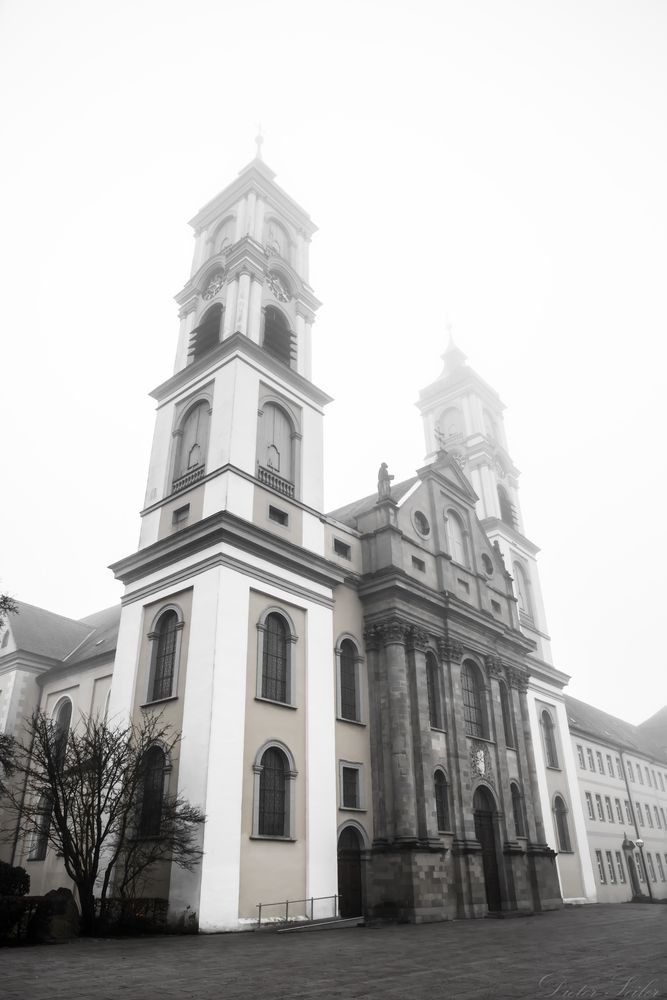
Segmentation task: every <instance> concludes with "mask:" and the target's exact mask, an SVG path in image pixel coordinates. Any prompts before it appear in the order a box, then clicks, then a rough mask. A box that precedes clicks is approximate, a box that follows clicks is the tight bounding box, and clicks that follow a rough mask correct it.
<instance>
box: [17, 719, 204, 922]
mask: <svg viewBox="0 0 667 1000" xmlns="http://www.w3.org/2000/svg"><path fill="white" fill-rule="evenodd" d="M179 743H180V734H177V733H174V732H173V731H172V730H171V729H170V727H169V726H167V725H165V724H164V723H163V722H162V719H161V717H160V716H159V715H150V716H146V717H144V718H143V719H142V721H141V723H140V724H139V725H128V726H125V727H123V726H111V725H109V724H108V723H107V721H106V720H105V719H100V718H92V717H84V718H83V719H82V720H81V722H80V723H79V724H78V725H77V726H76V727H75V728H74V729H73V730H71V731H70V732H69V733H67V734H63V733H61V732H58V730H57V727H56V726H54V724H53V722H52V720H51V719H49V718H47V717H46V716H45V715H44V714H43V713H41V712H38V713H36V714H35V715H34V716H33V717H32V719H31V720H30V723H29V724H28V726H27V727H26V733H25V739H24V740H23V741H17V740H14V741H12V742H11V744H7V745H5V744H4V743H0V753H2V758H0V759H1V760H2V762H3V764H4V763H5V760H6V762H7V765H8V768H7V770H8V771H9V770H10V769H11V771H12V774H15V775H16V776H18V777H20V778H22V781H21V782H17V781H11V782H5V784H4V786H3V789H2V790H3V791H4V793H5V795H6V797H7V798H8V800H9V802H10V804H11V806H13V826H11V824H10V826H11V831H10V832H14V831H15V829H16V825H17V824H18V829H19V831H20V834H21V835H22V836H23V837H24V838H28V843H31V844H32V845H33V848H32V850H44V849H45V848H46V845H47V843H48V845H49V846H50V847H51V848H52V849H53V850H54V851H56V852H57V853H58V854H59V855H61V856H62V859H63V863H64V866H65V870H66V872H67V874H68V875H69V876H70V878H71V879H72V880H73V881H74V883H75V884H76V886H77V889H78V893H79V902H80V905H81V915H82V930H84V932H88V933H90V932H92V931H93V930H94V927H95V919H96V910H95V892H96V888H97V891H98V893H99V899H100V913H101V915H102V916H104V914H105V911H106V905H107V899H108V897H109V893H110V892H112V891H113V892H115V893H117V894H118V895H120V896H130V895H131V894H132V893H133V892H135V891H136V889H137V886H138V885H139V883H140V882H141V881H142V880H143V879H144V878H146V877H147V876H148V877H149V876H150V874H151V869H154V868H155V866H157V865H159V864H162V863H174V864H176V865H178V866H179V867H181V868H185V869H187V870H192V869H193V868H194V867H195V866H196V865H197V864H198V863H199V861H200V859H201V856H202V852H201V849H200V848H199V846H198V838H197V828H198V826H200V825H201V824H202V823H203V822H204V815H203V813H202V812H201V810H199V809H197V808H196V807H194V806H192V805H190V803H188V802H186V801H185V800H184V799H182V798H181V797H180V796H177V795H173V794H171V795H170V794H166V793H164V789H163V790H162V794H161V795H160V797H159V817H158V816H156V817H155V830H154V831H153V830H152V831H151V833H152V834H153V835H151V836H150V837H148V836H145V835H142V831H141V830H140V829H139V815H140V810H141V802H142V795H143V789H144V782H145V778H146V773H147V771H146V759H147V758H146V754H147V752H148V751H149V750H150V749H151V748H153V747H156V746H157V747H160V749H161V750H162V751H163V753H164V754H165V757H166V759H173V758H174V756H175V755H176V752H177V749H178V746H179ZM0 781H1V776H0ZM19 785H20V788H19ZM19 793H20V794H19Z"/></svg>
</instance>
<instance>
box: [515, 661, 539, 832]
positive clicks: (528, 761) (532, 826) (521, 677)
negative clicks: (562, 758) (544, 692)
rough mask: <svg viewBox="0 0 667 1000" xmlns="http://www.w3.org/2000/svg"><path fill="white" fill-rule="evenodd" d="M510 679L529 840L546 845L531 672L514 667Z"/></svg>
mask: <svg viewBox="0 0 667 1000" xmlns="http://www.w3.org/2000/svg"><path fill="white" fill-rule="evenodd" d="M509 679H510V692H511V695H512V705H513V708H514V717H515V720H518V722H517V726H516V735H517V743H518V747H517V750H518V752H519V773H520V774H521V779H522V784H523V790H524V804H525V808H526V824H527V831H526V832H527V833H528V842H529V843H530V844H541V845H546V836H545V833H544V821H543V819H542V806H541V805H540V790H539V786H538V783H537V768H536V766H535V755H534V753H533V738H532V735H531V731H530V720H529V717H528V699H527V697H526V694H527V692H528V674H527V673H523V672H522V671H520V670H516V669H514V670H510V671H509Z"/></svg>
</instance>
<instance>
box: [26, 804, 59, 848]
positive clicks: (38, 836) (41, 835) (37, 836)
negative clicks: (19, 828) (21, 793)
mask: <svg viewBox="0 0 667 1000" xmlns="http://www.w3.org/2000/svg"><path fill="white" fill-rule="evenodd" d="M52 812H53V803H52V801H51V798H50V796H48V795H42V796H40V799H39V803H38V805H37V811H36V813H35V815H34V816H33V817H31V819H32V822H33V823H34V826H33V830H32V836H31V840H30V850H29V851H28V861H43V860H44V858H45V857H46V850H47V848H48V846H49V829H50V827H51V813H52Z"/></svg>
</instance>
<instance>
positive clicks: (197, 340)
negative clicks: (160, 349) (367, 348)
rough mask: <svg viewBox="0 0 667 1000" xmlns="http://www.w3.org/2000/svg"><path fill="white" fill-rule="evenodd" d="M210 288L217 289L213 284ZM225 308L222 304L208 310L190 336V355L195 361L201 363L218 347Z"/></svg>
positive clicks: (216, 304) (218, 303)
mask: <svg viewBox="0 0 667 1000" xmlns="http://www.w3.org/2000/svg"><path fill="white" fill-rule="evenodd" d="M209 287H211V288H213V287H215V284H214V283H212V284H211V285H210V286H209ZM222 317H223V308H222V304H221V303H220V302H216V303H215V305H213V306H211V308H210V309H207V310H206V312H205V313H204V316H203V317H202V321H201V323H200V324H199V326H197V327H195V329H194V330H193V331H192V333H191V334H190V347H189V351H188V353H189V355H190V357H191V358H192V360H193V361H199V359H200V358H203V356H204V355H205V354H208V352H209V351H212V350H213V348H214V347H217V346H218V344H219V343H220V340H221V334H222Z"/></svg>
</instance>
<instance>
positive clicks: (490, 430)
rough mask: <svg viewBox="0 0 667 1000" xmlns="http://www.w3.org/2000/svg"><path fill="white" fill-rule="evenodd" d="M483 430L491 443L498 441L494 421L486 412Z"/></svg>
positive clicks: (486, 411) (485, 411)
mask: <svg viewBox="0 0 667 1000" xmlns="http://www.w3.org/2000/svg"><path fill="white" fill-rule="evenodd" d="M484 429H485V430H486V434H487V437H490V438H491V440H492V441H496V440H497V439H498V428H497V425H496V421H495V419H494V417H493V416H492V415H491V414H490V413H489V411H488V410H484Z"/></svg>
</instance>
